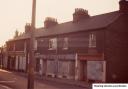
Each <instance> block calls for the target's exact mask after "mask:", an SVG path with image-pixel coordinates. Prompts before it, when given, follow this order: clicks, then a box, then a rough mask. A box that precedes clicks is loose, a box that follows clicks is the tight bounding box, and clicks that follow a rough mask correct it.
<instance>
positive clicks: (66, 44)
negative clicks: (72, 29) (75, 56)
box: [63, 37, 68, 50]
mask: <svg viewBox="0 0 128 89" xmlns="http://www.w3.org/2000/svg"><path fill="white" fill-rule="evenodd" d="M63 49H64V50H67V49H68V38H67V37H65V38H64V39H63Z"/></svg>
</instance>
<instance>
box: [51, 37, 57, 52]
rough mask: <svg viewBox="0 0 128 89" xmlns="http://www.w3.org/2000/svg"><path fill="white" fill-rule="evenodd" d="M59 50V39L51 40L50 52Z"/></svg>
mask: <svg viewBox="0 0 128 89" xmlns="http://www.w3.org/2000/svg"><path fill="white" fill-rule="evenodd" d="M55 49H57V39H56V38H52V39H50V40H49V50H55Z"/></svg>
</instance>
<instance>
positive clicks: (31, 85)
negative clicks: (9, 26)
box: [27, 0, 36, 89]
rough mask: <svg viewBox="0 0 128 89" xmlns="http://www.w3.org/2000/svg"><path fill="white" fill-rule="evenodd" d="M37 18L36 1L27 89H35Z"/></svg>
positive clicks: (34, 2)
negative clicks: (35, 32) (35, 33)
mask: <svg viewBox="0 0 128 89" xmlns="http://www.w3.org/2000/svg"><path fill="white" fill-rule="evenodd" d="M35 18H36V0H33V2H32V20H31V29H30V30H31V34H30V35H31V36H30V37H31V38H30V44H29V45H30V49H29V53H30V54H29V64H28V65H29V66H28V85H27V89H34V68H35V57H34V51H35V49H34V42H35V35H34V31H35Z"/></svg>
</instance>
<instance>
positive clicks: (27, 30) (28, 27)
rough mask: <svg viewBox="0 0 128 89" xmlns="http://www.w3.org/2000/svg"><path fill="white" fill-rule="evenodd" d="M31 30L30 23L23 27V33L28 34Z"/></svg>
mask: <svg viewBox="0 0 128 89" xmlns="http://www.w3.org/2000/svg"><path fill="white" fill-rule="evenodd" d="M30 30H31V24H30V23H26V25H25V33H29V32H30Z"/></svg>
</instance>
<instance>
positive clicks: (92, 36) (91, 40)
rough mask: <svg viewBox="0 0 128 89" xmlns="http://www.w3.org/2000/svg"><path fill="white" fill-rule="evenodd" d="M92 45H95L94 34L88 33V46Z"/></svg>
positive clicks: (91, 46) (92, 46)
mask: <svg viewBox="0 0 128 89" xmlns="http://www.w3.org/2000/svg"><path fill="white" fill-rule="evenodd" d="M94 47H96V35H95V34H90V35H89V48H94Z"/></svg>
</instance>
